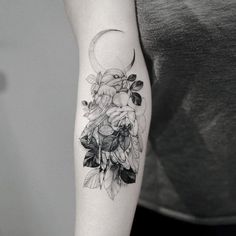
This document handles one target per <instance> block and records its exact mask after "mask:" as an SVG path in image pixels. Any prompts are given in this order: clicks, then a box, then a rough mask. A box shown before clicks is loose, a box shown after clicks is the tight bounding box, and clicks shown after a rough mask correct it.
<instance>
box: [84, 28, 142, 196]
mask: <svg viewBox="0 0 236 236" xmlns="http://www.w3.org/2000/svg"><path fill="white" fill-rule="evenodd" d="M109 32H123V31H120V30H116V29H108V30H103V31H101V32H99V33H98V34H97V35H96V36H95V37H94V38H93V39H92V41H91V43H90V45H89V60H90V63H91V66H92V68H93V70H94V71H95V74H90V75H89V76H88V77H87V78H86V80H87V82H88V83H90V84H91V98H92V99H91V101H85V100H83V101H82V105H83V110H84V112H85V114H84V116H85V117H86V118H87V119H88V123H87V125H86V126H85V128H84V129H83V131H82V133H81V136H80V142H81V144H82V145H83V147H84V148H85V150H86V154H85V157H84V161H83V166H84V167H89V168H90V171H89V172H88V173H87V176H86V177H85V180H84V187H88V188H91V189H94V188H100V189H105V190H106V192H107V194H108V196H109V197H110V198H111V199H112V200H114V198H115V196H116V195H117V194H118V192H119V191H120V189H121V187H122V186H125V185H127V184H133V183H135V181H136V175H137V173H138V170H139V161H140V155H141V153H142V151H143V141H142V136H143V133H144V132H145V123H146V119H145V114H144V113H145V98H144V97H142V96H141V94H140V92H141V91H142V88H143V81H141V80H138V79H137V75H136V74H129V73H128V72H129V71H130V69H131V68H132V66H133V64H134V62H135V50H133V58H132V60H131V62H130V63H129V64H128V65H127V66H126V67H125V68H121V69H118V68H107V69H105V68H103V66H102V65H101V64H100V63H99V62H98V60H97V58H96V56H95V52H94V49H95V45H96V43H97V41H98V39H99V38H100V37H101V36H103V35H104V34H106V33H109Z"/></svg>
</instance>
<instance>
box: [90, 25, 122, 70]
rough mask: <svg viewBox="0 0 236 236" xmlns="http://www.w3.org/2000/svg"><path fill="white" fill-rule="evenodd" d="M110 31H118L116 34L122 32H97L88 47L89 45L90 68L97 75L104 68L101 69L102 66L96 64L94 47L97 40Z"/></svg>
mask: <svg viewBox="0 0 236 236" xmlns="http://www.w3.org/2000/svg"><path fill="white" fill-rule="evenodd" d="M110 31H118V32H122V31H121V30H117V29H108V30H103V31H101V32H99V33H98V34H96V35H95V37H94V38H93V39H92V41H91V43H90V45H89V60H90V63H91V66H92V67H93V69H94V71H95V72H97V73H99V72H104V71H105V68H103V67H102V65H100V63H99V62H98V60H97V58H96V56H95V51H94V49H95V45H96V43H97V41H98V39H99V38H100V37H101V36H102V35H104V34H105V33H107V32H110Z"/></svg>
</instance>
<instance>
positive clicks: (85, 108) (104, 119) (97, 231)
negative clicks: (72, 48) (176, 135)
mask: <svg viewBox="0 0 236 236" xmlns="http://www.w3.org/2000/svg"><path fill="white" fill-rule="evenodd" d="M66 6H67V9H68V13H69V15H70V17H71V22H72V25H73V28H74V32H75V35H76V39H77V41H78V45H79V60H80V65H79V83H78V102H77V112H76V121H75V136H74V137H75V138H74V141H75V143H74V148H75V173H76V205H77V207H76V236H85V235H86V236H95V235H96V236H100V235H101V236H106V235H109V236H110V235H113V236H126V235H129V233H130V228H131V225H132V220H133V216H134V212H135V208H136V204H137V200H138V196H139V191H140V186H141V180H142V172H143V166H144V160H145V152H146V143H147V136H148V131H149V123H150V114H151V91H150V84H149V78H148V74H147V70H146V66H145V63H144V59H143V55H142V51H141V48H140V45H139V41H138V33H137V27H136V21H135V10H134V4H133V2H132V1H127V0H120V1H116V0H103V1H100V0H98V1H88V0H86V1H85V0H84V1H76V0H67V1H66Z"/></svg>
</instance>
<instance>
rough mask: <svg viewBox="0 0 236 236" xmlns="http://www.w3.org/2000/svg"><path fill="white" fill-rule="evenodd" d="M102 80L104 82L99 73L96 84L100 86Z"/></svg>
mask: <svg viewBox="0 0 236 236" xmlns="http://www.w3.org/2000/svg"><path fill="white" fill-rule="evenodd" d="M101 80H102V73H101V72H99V73H98V74H97V78H96V83H97V84H100V83H101Z"/></svg>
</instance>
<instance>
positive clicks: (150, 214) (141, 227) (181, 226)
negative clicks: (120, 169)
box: [131, 206, 236, 236]
mask: <svg viewBox="0 0 236 236" xmlns="http://www.w3.org/2000/svg"><path fill="white" fill-rule="evenodd" d="M140 232H145V235H153V236H159V235H173V233H174V234H177V235H181V236H182V235H188V236H189V235H191V236H193V235H197V236H235V235H236V225H224V226H206V225H201V224H199V225H196V224H191V223H187V222H184V221H179V220H175V219H173V218H170V217H166V216H163V215H161V214H158V213H157V212H155V211H152V210H148V209H146V208H143V207H141V206H138V207H137V210H136V214H135V218H134V222H133V227H132V231H131V236H138V235H141V234H140Z"/></svg>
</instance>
